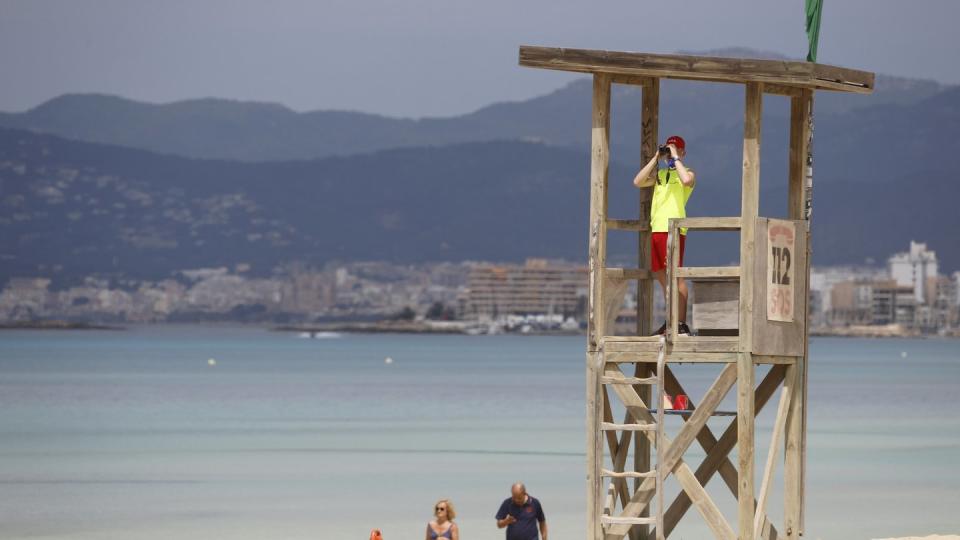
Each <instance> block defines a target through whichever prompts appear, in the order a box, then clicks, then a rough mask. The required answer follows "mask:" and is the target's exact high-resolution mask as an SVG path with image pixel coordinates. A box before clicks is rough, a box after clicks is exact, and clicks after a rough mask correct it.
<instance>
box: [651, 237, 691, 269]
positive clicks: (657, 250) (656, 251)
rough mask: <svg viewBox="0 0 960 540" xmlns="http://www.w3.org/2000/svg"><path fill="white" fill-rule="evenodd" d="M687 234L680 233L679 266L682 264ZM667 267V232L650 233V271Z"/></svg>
mask: <svg viewBox="0 0 960 540" xmlns="http://www.w3.org/2000/svg"><path fill="white" fill-rule="evenodd" d="M686 243H687V235H685V234H681V235H680V266H683V249H684V247H685V246H686ZM666 268H667V233H665V232H655V233H650V271H651V272H659V271H661V270H665V269H666Z"/></svg>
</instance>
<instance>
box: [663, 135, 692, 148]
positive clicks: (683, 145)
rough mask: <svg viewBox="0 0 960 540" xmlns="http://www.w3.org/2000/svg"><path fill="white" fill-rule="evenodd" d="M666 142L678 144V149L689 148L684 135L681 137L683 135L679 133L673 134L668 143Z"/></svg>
mask: <svg viewBox="0 0 960 540" xmlns="http://www.w3.org/2000/svg"><path fill="white" fill-rule="evenodd" d="M666 144H672V145H674V146H676V147H677V150H686V149H687V143H686V142H684V140H683V137H681V136H679V135H671V136H670V138H669V139H667V143H666Z"/></svg>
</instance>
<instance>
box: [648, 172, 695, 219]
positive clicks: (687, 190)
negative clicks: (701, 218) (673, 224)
mask: <svg viewBox="0 0 960 540" xmlns="http://www.w3.org/2000/svg"><path fill="white" fill-rule="evenodd" d="M688 170H689V168H688ZM691 193H693V187H687V186H685V185H683V182H681V181H680V173H678V172H677V170H676V169H660V170H659V171H657V183H656V185H655V186H654V187H653V201H652V202H651V205H650V230H651V231H653V232H668V230H669V229H668V225H669V223H668V221H669V220H670V218H683V217H687V209H686V208H687V200H689V199H690V194H691ZM680 233H681V234H687V228H686V227H683V228H681V229H680Z"/></svg>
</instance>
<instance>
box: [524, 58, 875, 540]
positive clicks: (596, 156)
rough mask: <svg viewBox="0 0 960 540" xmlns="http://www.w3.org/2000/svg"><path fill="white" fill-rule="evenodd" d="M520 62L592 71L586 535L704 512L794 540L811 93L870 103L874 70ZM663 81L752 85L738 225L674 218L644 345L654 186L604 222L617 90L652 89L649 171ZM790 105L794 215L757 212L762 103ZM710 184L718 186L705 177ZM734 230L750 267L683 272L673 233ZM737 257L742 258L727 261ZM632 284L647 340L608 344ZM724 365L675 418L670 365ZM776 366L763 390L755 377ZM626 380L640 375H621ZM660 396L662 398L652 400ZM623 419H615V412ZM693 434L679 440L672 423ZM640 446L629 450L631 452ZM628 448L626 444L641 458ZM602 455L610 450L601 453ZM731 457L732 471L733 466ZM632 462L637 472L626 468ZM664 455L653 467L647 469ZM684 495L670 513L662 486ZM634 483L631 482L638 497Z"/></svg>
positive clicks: (646, 101) (644, 143)
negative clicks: (778, 495) (622, 262)
mask: <svg viewBox="0 0 960 540" xmlns="http://www.w3.org/2000/svg"><path fill="white" fill-rule="evenodd" d="M520 65H521V66H527V67H533V68H543V69H554V70H563V71H574V72H582V73H591V74H592V75H593V122H592V151H591V167H590V221H589V227H590V231H589V234H590V248H589V249H590V253H589V272H590V274H589V279H590V281H589V282H590V291H589V306H588V309H589V330H588V332H589V334H588V343H587V365H586V372H587V392H586V397H587V399H586V405H587V475H586V477H587V538H588V539H589V540H600V539H615V538H616V539H619V538H623V537H624V536H626V535H627V534H629V535H630V537H631V538H632V539H640V540H647V539H652V538H657V539H658V540H659V539H661V538H665V537H667V536H669V535H670V533H671V531H673V530H674V528H675V527H676V525H677V524H678V522H679V521H680V519H681V518H682V517H683V516H684V514H685V513H686V512H687V510H689V508H690V507H691V506H694V507H695V508H696V509H697V511H698V512H699V514H700V515H701V516H702V517H703V518H704V520H705V521H706V524H707V526H708V527H709V529H710V530H711V531H712V532H713V535H714V536H715V537H716V538H719V539H723V540H732V539H736V538H739V539H741V540H746V539H751V540H752V539H755V538H764V539H771V538H784V537H786V538H788V539H795V538H798V537H799V536H800V535H802V534H803V507H804V467H805V455H806V454H805V434H806V428H805V418H806V383H807V344H808V334H807V324H806V323H807V296H808V293H807V290H808V286H809V280H810V266H809V255H810V237H809V231H810V210H811V187H812V174H813V173H812V171H813V169H812V162H813V159H812V154H811V150H810V149H811V142H812V127H813V94H814V91H815V90H831V91H837V92H853V93H860V94H868V93H871V92H872V91H873V80H874V77H873V74H872V73H868V72H863V71H857V70H851V69H845V68H839V67H834V66H828V65H822V64H816V63H810V62H786V61H773V60H747V59H731V58H711V57H700V56H680V55H657V54H641V53H628V52H611V51H596V50H578V49H558V48H545V47H531V46H521V47H520ZM661 79H686V80H695V81H707V82H724V83H735V84H743V85H745V86H746V100H745V101H746V113H745V117H744V134H743V175H742V184H741V185H742V192H741V209H740V215H739V216H735V217H689V218H686V219H675V220H671V223H670V231H669V238H670V240H668V245H669V246H670V247H669V248H668V251H669V260H668V264H667V282H668V284H669V285H668V302H667V332H666V335H665V336H664V337H663V338H660V337H656V336H655V337H649V336H650V334H651V326H652V325H651V316H652V310H653V294H654V293H655V291H654V287H653V282H652V279H651V275H650V273H649V271H648V270H647V269H648V268H649V256H650V253H649V246H650V241H649V234H650V232H649V221H650V219H649V211H650V200H651V196H652V188H647V189H643V190H641V194H640V213H639V216H636V217H635V218H631V219H616V218H611V217H610V216H608V215H607V174H608V168H609V136H610V93H611V85H612V84H628V85H636V86H640V87H641V88H642V102H643V103H642V118H640V125H639V127H640V129H641V132H642V135H641V137H642V139H641V147H640V156H639V157H640V161H639V162H640V163H646V162H647V160H649V159H650V158H651V157H652V156H653V155H654V153H656V152H657V144H658V141H659V140H660V138H659V134H658V133H657V130H658V115H659V101H660V80H661ZM765 93H766V94H778V95H783V96H788V97H789V99H790V103H791V106H790V111H791V113H790V157H789V171H788V179H789V186H788V193H789V196H788V209H789V210H788V216H787V218H788V219H771V218H767V217H761V216H760V215H759V187H760V186H759V184H760V124H761V121H760V120H761V111H762V102H763V95H764V94H765ZM701 176H703V177H704V178H708V176H707V175H706V173H703V172H702V171H701ZM681 227H686V228H687V229H689V230H691V231H694V234H698V233H697V232H696V231H738V232H739V235H740V264H739V266H729V267H679V266H678V260H679V254H678V251H677V249H676V242H675V241H674V240H675V239H676V238H677V233H678V230H679V228H681ZM609 229H620V230H629V231H636V232H637V233H638V234H639V250H638V261H637V263H638V264H637V268H608V267H607V265H606V254H607V231H608V230H609ZM731 255H732V254H731ZM679 279H688V280H690V281H691V282H692V284H693V287H692V288H693V293H692V294H693V297H694V301H693V310H694V319H693V325H692V326H693V327H694V330H695V331H697V330H699V335H696V336H679V335H677V323H678V321H677V297H678V295H677V287H676V284H677V283H678V281H677V280H679ZM627 280H638V287H637V289H638V302H637V331H636V335H632V336H617V335H612V334H613V331H612V329H613V320H614V319H615V317H616V314H617V311H618V309H619V307H620V305H621V303H622V301H623V295H624V291H625V287H624V284H625V283H626V281H627ZM695 362H697V363H700V362H706V363H715V364H719V365H721V366H722V370H721V371H720V375H719V376H718V377H717V379H716V380H715V381H714V383H713V384H712V385H711V386H710V388H709V389H708V390H707V391H706V393H705V394H704V396H703V398H702V400H701V401H700V403H699V404H697V405H696V406H694V405H693V404H691V406H690V407H689V409H690V410H687V411H676V410H667V411H665V410H664V409H665V408H666V407H665V406H664V405H663V404H664V394H672V395H676V394H686V392H685V390H684V388H683V386H682V385H681V383H680V381H679V380H678V379H677V377H676V376H675V374H674V372H673V371H672V370H671V369H670V364H673V363H695ZM763 365H770V368H769V371H767V373H766V375H765V376H764V377H763V380H762V381H760V383H759V384H758V385H757V384H755V374H756V372H757V368H758V366H763ZM624 369H627V370H628V371H632V372H627V373H625V372H624ZM734 384H736V404H737V410H736V412H735V413H734V412H731V413H728V414H729V415H731V416H735V419H733V420H732V421H731V422H730V424H729V425H728V427H727V428H726V430H725V431H724V432H723V433H722V434H721V435H720V436H719V437H717V436H716V435H714V433H713V432H712V431H711V429H710V427H709V426H707V420H709V419H710V418H711V417H712V416H715V415H717V414H720V413H719V411H718V410H717V409H718V405H719V404H720V402H721V401H722V400H723V398H724V397H725V395H726V394H727V392H728V391H729V390H730V389H731V388H733V386H734ZM653 388H657V391H656V393H654V392H653ZM781 388H782V390H781V392H780V400H779V407H778V410H777V413H776V417H775V420H774V425H773V430H772V431H773V433H772V437H771V443H770V448H769V452H768V456H767V459H766V466H765V467H764V469H763V471H762V476H761V482H760V487H759V490H758V489H756V484H755V482H756V475H755V471H754V461H755V460H754V448H755V447H754V424H755V418H756V414H757V412H759V411H760V409H762V408H763V407H764V405H765V404H766V403H767V401H769V400H770V398H771V397H773V395H774V394H775V393H776V391H777V390H778V389H781ZM614 397H615V398H617V399H618V400H619V401H620V407H621V408H622V409H623V410H624V411H625V412H624V416H625V418H624V420H623V422H622V423H616V421H615V420H614V418H613V413H612V411H613V409H612V407H611V400H612V399H613V398H614ZM668 416H670V417H679V418H682V420H683V422H682V425H681V427H679V429H678V431H677V432H676V434H675V435H674V436H673V437H670V436H668V435H667V426H665V418H667V417H668ZM631 441H632V443H631ZM694 441H696V442H698V443H699V444H700V446H702V447H703V450H704V452H706V457H705V458H704V460H703V461H702V462H701V463H700V465H699V466H697V467H696V469H693V468H691V467H690V466H689V465H688V464H687V463H686V462H685V461H684V455H685V453H686V452H687V450H688V448H689V447H690V446H691V445H692V444H693V442H694ZM781 444H782V445H783V448H784V466H783V486H784V494H783V505H784V511H783V512H784V514H783V515H784V522H783V524H782V528H778V527H776V526H774V524H773V523H772V522H771V520H770V519H769V518H768V516H767V506H768V505H767V501H768V500H769V498H770V491H771V485H772V484H773V480H774V471H775V469H776V462H777V459H778V453H779V447H780V445H781ZM631 445H632V448H631ZM605 448H606V451H605ZM734 448H736V449H737V464H736V466H735V465H734V464H733V463H732V462H731V460H730V458H728V454H730V452H731V451H732V450H733V449H734ZM631 450H632V456H633V464H632V467H628V463H627V462H628V460H629V457H630V456H631ZM654 457H655V458H656V459H655V460H654V459H653V458H654ZM715 474H719V475H720V477H721V478H722V480H723V482H724V483H725V484H726V485H727V486H728V487H729V489H730V491H732V492H733V495H734V497H735V498H736V500H737V520H736V523H735V524H731V523H730V522H728V521H727V519H726V517H725V516H724V515H723V513H722V512H721V511H720V509H719V508H718V506H717V505H716V503H715V502H714V501H713V500H712V498H711V497H710V495H709V494H708V493H707V491H706V490H705V487H704V486H706V484H707V482H708V481H709V480H710V479H711V477H713V476H714V475H715ZM671 476H672V477H674V478H676V480H677V481H678V483H679V485H680V488H681V489H680V492H679V495H677V497H676V499H675V500H674V501H673V502H672V503H671V504H670V505H669V506H666V505H665V504H664V489H663V486H664V481H665V480H666V479H667V478H669V477H671ZM631 481H632V485H631Z"/></svg>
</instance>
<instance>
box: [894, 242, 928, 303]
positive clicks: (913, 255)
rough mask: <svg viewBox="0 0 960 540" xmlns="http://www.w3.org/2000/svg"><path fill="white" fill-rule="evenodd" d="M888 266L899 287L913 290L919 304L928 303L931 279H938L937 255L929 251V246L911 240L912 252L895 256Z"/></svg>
mask: <svg viewBox="0 0 960 540" xmlns="http://www.w3.org/2000/svg"><path fill="white" fill-rule="evenodd" d="M887 264H888V266H889V268H890V277H892V278H893V279H894V280H895V281H896V282H897V284H898V285H909V286H910V287H912V288H913V293H914V297H915V298H916V301H917V303H918V304H920V303H926V302H927V301H928V294H929V283H930V279H931V278H936V277H937V254H936V253H935V252H933V251H930V250H928V249H927V244H925V243H920V242H914V241H913V240H911V241H910V250H909V251H907V252H904V253H897V254H895V255H893V256H892V257H890V259H889V260H888V261H887Z"/></svg>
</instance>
